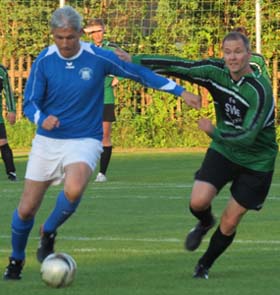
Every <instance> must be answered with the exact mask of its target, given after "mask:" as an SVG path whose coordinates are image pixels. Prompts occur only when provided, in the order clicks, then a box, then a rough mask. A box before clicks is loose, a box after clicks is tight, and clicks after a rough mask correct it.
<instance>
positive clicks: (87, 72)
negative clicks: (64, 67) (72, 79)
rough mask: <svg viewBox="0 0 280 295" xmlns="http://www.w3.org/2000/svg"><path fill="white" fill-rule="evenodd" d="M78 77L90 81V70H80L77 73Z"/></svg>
mask: <svg viewBox="0 0 280 295" xmlns="http://www.w3.org/2000/svg"><path fill="white" fill-rule="evenodd" d="M79 75H80V77H81V79H83V80H90V79H91V77H92V69H90V68H82V69H81V70H80V71H79Z"/></svg>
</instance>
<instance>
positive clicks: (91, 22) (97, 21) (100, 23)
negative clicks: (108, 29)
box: [86, 18, 105, 27]
mask: <svg viewBox="0 0 280 295" xmlns="http://www.w3.org/2000/svg"><path fill="white" fill-rule="evenodd" d="M91 26H102V27H104V26H105V24H104V21H103V19H101V18H92V19H90V20H89V21H88V22H87V25H86V27H91Z"/></svg>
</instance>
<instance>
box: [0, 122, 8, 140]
mask: <svg viewBox="0 0 280 295" xmlns="http://www.w3.org/2000/svg"><path fill="white" fill-rule="evenodd" d="M0 139H7V132H6V128H5V124H4V123H0Z"/></svg>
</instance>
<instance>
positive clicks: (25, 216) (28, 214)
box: [18, 204, 37, 220]
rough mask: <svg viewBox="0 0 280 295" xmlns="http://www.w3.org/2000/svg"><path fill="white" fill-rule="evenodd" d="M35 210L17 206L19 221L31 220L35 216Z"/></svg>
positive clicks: (30, 207) (25, 206)
mask: <svg viewBox="0 0 280 295" xmlns="http://www.w3.org/2000/svg"><path fill="white" fill-rule="evenodd" d="M36 212H37V210H36V208H34V207H32V206H27V205H21V204H20V205H19V206H18V216H19V218H20V219H21V220H29V219H31V218H33V217H34V216H35V214H36Z"/></svg>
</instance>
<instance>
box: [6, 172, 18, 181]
mask: <svg viewBox="0 0 280 295" xmlns="http://www.w3.org/2000/svg"><path fill="white" fill-rule="evenodd" d="M8 179H9V180H10V181H17V180H18V179H17V175H16V173H15V172H9V173H8Z"/></svg>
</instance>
